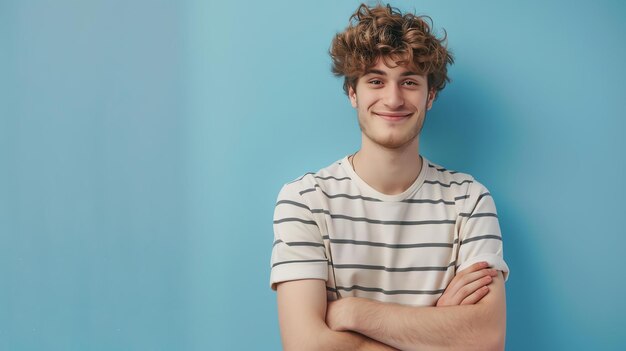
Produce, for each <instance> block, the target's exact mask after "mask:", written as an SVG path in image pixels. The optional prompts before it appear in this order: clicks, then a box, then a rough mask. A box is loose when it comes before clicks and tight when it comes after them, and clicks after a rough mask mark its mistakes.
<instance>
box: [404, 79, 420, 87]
mask: <svg viewBox="0 0 626 351" xmlns="http://www.w3.org/2000/svg"><path fill="white" fill-rule="evenodd" d="M403 84H404V85H408V86H418V85H419V84H418V83H417V82H415V81H412V80H407V81H405V82H404V83H403Z"/></svg>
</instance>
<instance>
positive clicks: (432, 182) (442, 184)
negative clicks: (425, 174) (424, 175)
mask: <svg viewBox="0 0 626 351" xmlns="http://www.w3.org/2000/svg"><path fill="white" fill-rule="evenodd" d="M473 182H474V181H473V180H470V179H466V180H464V181H462V182H450V183H449V184H445V183H442V182H440V181H438V180H425V181H424V183H425V184H439V185H441V186H442V187H444V188H449V187H451V186H452V184H455V185H463V184H465V183H468V184H471V183H473Z"/></svg>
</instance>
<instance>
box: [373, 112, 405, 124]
mask: <svg viewBox="0 0 626 351" xmlns="http://www.w3.org/2000/svg"><path fill="white" fill-rule="evenodd" d="M374 114H375V115H376V116H378V117H382V118H383V119H386V120H387V121H392V122H397V121H401V120H404V119H406V118H409V117H410V116H411V115H412V113H397V112H394V113H381V112H378V113H376V112H374Z"/></svg>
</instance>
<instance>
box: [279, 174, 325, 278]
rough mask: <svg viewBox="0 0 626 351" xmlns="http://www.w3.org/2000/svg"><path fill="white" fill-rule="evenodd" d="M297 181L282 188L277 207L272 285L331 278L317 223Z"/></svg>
mask: <svg viewBox="0 0 626 351" xmlns="http://www.w3.org/2000/svg"><path fill="white" fill-rule="evenodd" d="M297 185H298V183H297V182H296V183H290V184H287V185H285V186H283V188H282V189H281V191H280V193H279V194H278V199H277V201H276V206H275V208H274V243H273V247H272V259H271V265H272V267H271V275H270V286H271V288H272V289H273V290H276V284H278V283H280V282H284V281H290V280H299V279H322V280H327V279H328V258H327V257H326V249H325V246H324V242H323V240H322V235H321V233H320V229H319V226H318V223H317V222H316V221H315V219H314V216H313V213H312V212H311V209H310V208H309V206H308V205H307V204H306V203H305V202H304V200H303V198H302V195H301V194H300V192H299V189H298V186H297Z"/></svg>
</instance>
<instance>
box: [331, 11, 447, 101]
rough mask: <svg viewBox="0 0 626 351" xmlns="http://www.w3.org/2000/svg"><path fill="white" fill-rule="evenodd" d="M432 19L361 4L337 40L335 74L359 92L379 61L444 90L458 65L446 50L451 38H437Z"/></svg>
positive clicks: (335, 43)
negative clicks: (452, 66)
mask: <svg viewBox="0 0 626 351" xmlns="http://www.w3.org/2000/svg"><path fill="white" fill-rule="evenodd" d="M427 22H430V25H429V24H428V23H427ZM431 27H432V19H431V18H430V17H428V16H416V15H414V14H411V13H407V14H402V12H400V10H398V9H397V8H395V7H391V6H390V5H386V6H383V5H380V4H378V5H376V6H374V7H371V8H370V7H368V6H367V5H365V4H361V5H360V6H359V8H358V9H357V10H356V11H355V12H354V14H352V16H351V17H350V24H349V25H348V27H347V28H346V30H345V31H343V32H341V33H338V34H337V35H336V36H335V38H334V39H333V42H332V46H331V48H330V56H331V58H332V60H333V65H332V72H333V74H334V75H335V76H343V77H344V83H343V90H344V91H345V92H346V94H348V91H349V90H348V89H349V88H352V89H355V87H356V82H357V80H358V79H359V77H361V76H362V75H364V74H365V72H367V70H368V69H370V68H371V67H373V66H374V65H376V61H377V60H378V59H379V58H381V57H382V58H384V59H386V60H389V59H390V60H391V61H392V62H394V63H395V64H396V65H401V66H406V67H408V68H409V69H411V70H415V71H416V72H417V73H419V74H425V75H426V76H427V80H428V89H429V90H431V89H434V90H435V91H436V92H437V93H438V92H439V91H441V90H442V89H443V88H444V87H445V86H446V83H448V82H450V78H449V77H448V68H447V66H448V64H452V63H454V58H453V57H452V54H451V53H450V52H449V51H448V49H447V47H446V43H447V41H446V38H447V35H446V33H445V30H444V35H443V37H442V38H441V39H439V38H437V37H436V36H435V35H434V34H433V31H432V29H431Z"/></svg>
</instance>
